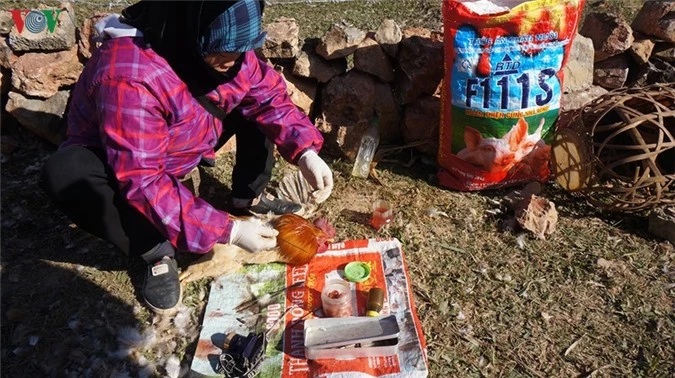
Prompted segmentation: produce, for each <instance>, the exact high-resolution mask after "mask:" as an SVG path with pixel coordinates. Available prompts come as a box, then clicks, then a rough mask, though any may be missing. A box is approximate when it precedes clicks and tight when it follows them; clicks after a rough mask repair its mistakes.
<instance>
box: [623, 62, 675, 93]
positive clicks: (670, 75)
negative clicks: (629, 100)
mask: <svg viewBox="0 0 675 378" xmlns="http://www.w3.org/2000/svg"><path fill="white" fill-rule="evenodd" d="M672 82H675V67H673V66H672V65H671V64H669V63H667V62H664V61H663V60H661V59H658V58H652V59H651V60H650V61H649V62H647V63H646V64H643V65H641V66H640V67H639V68H638V69H634V70H631V72H630V77H629V78H628V80H627V85H628V86H629V87H643V86H645V85H649V84H654V83H672Z"/></svg>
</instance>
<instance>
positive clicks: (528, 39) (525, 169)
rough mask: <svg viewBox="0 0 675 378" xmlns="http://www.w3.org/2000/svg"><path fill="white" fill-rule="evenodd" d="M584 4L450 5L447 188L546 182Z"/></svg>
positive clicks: (442, 174) (443, 152) (443, 145)
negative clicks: (567, 68) (565, 73)
mask: <svg viewBox="0 0 675 378" xmlns="http://www.w3.org/2000/svg"><path fill="white" fill-rule="evenodd" d="M486 4H487V7H482V6H483V5H486ZM583 5H584V0H562V1H558V0H555V1H554V0H535V1H513V0H510V1H509V0H502V1H498V0H497V1H495V2H488V1H485V0H480V1H469V0H465V1H457V0H444V2H443V24H444V39H445V41H444V43H445V77H444V81H443V93H442V101H441V103H442V109H441V126H440V136H439V152H438V163H439V166H440V168H441V169H440V170H439V173H438V179H439V182H440V184H441V185H443V186H445V187H448V188H452V189H456V190H481V189H488V188H498V187H503V186H508V185H514V184H518V183H522V182H528V181H534V180H536V181H540V182H544V181H546V180H547V178H548V177H549V175H550V168H549V156H550V150H551V147H550V142H551V139H552V138H553V134H554V131H555V123H556V120H557V118H558V115H559V111H560V97H561V94H562V88H563V68H564V66H565V64H566V61H567V58H568V56H569V50H570V47H571V45H572V41H573V39H574V36H575V35H576V31H577V25H578V23H579V18H580V15H581V10H582V8H583Z"/></svg>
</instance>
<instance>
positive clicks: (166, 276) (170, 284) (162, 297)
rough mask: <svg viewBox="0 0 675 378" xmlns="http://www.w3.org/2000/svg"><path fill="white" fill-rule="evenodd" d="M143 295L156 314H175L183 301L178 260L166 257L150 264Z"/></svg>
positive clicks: (144, 282)
mask: <svg viewBox="0 0 675 378" xmlns="http://www.w3.org/2000/svg"><path fill="white" fill-rule="evenodd" d="M142 293H143V300H144V301H145V303H146V304H147V305H148V307H150V308H151V309H152V310H153V311H154V312H156V313H158V314H167V313H171V312H173V311H174V310H175V309H176V307H177V306H178V303H180V301H181V299H182V290H181V286H180V281H179V280H178V265H177V264H176V260H174V259H173V258H172V257H169V256H164V257H162V258H161V259H160V260H157V261H155V262H154V263H150V264H148V267H147V270H146V273H145V280H144V281H143V289H142Z"/></svg>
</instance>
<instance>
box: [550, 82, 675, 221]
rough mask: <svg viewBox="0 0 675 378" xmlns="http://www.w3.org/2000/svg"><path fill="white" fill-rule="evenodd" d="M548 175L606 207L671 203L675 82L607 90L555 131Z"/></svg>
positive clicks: (638, 207)
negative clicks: (564, 126)
mask: <svg viewBox="0 0 675 378" xmlns="http://www.w3.org/2000/svg"><path fill="white" fill-rule="evenodd" d="M551 166H552V171H553V176H554V178H556V180H557V182H558V183H559V184H560V185H561V186H562V187H563V188H565V189H567V190H569V191H571V192H574V193H577V194H580V195H582V196H584V197H585V198H586V199H588V201H589V202H591V203H593V204H594V205H596V206H598V207H600V208H602V209H603V210H608V211H622V212H636V211H642V210H648V209H651V208H653V207H656V206H659V205H666V204H671V205H672V204H675V83H668V84H655V85H650V86H648V87H643V88H624V89H619V90H616V91H612V92H609V93H607V94H605V95H603V96H601V97H599V98H597V99H596V100H594V101H593V102H591V103H590V104H589V105H587V106H585V107H584V108H582V109H580V110H579V111H578V112H577V113H576V114H575V115H574V118H573V120H572V121H571V123H570V125H569V126H568V127H566V128H561V129H559V130H558V131H557V132H556V135H555V137H554V141H553V145H552V158H551Z"/></svg>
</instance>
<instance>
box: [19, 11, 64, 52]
mask: <svg viewBox="0 0 675 378" xmlns="http://www.w3.org/2000/svg"><path fill="white" fill-rule="evenodd" d="M40 8H44V9H35V10H32V11H30V12H29V13H28V14H27V15H26V16H25V17H24V20H25V21H24V22H23V24H15V25H14V26H13V27H12V30H11V31H10V33H9V45H10V46H11V47H12V49H13V50H14V51H32V50H40V51H60V50H68V49H70V48H71V47H73V45H75V22H74V20H75V12H74V11H73V6H72V3H69V2H63V3H60V5H59V6H58V7H52V6H49V7H47V6H40ZM58 11H60V12H59V13H58V16H57V15H56V12H58ZM54 18H56V20H55V21H56V22H55V25H52V26H53V29H52V28H51V27H50V20H54ZM31 20H32V21H33V22H32V24H33V25H34V26H33V27H30V26H28V25H29V23H30V21H31ZM40 20H42V21H40ZM31 29H32V30H31Z"/></svg>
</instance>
